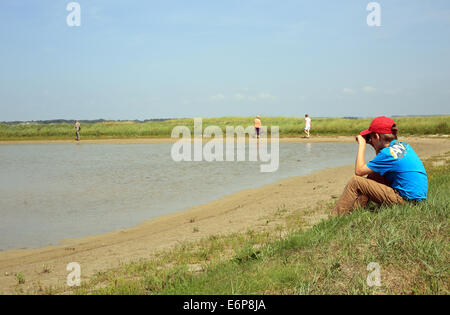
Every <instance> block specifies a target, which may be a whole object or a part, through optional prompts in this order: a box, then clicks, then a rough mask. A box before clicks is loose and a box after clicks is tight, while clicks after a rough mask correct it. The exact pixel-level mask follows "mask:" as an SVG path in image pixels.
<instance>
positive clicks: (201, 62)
mask: <svg viewBox="0 0 450 315" xmlns="http://www.w3.org/2000/svg"><path fill="white" fill-rule="evenodd" d="M69 2H70V1H63V0H57V1H56V0H2V1H1V2H0V121H9V120H39V119H59V118H64V119H97V118H104V119H148V118H167V117H218V116H254V115H256V114H259V115H266V116H303V115H304V114H305V113H309V114H310V115H311V116H313V117H314V116H316V117H317V116H322V117H323V116H328V117H332V116H333V117H336V116H339V117H341V116H375V115H414V114H417V115H420V114H450V111H449V108H450V104H449V103H450V102H449V101H450V58H449V57H450V2H449V1H448V0H433V1H421V0H410V1H404V0H397V1H392V0H391V1H378V3H379V4H380V5H381V24H382V25H381V26H380V27H369V26H368V25H367V22H366V18H367V15H368V14H369V13H370V12H368V11H367V10H366V6H367V4H368V3H369V2H370V1H361V0H346V1H334V0H327V1H323V0H315V1H313V0H310V1H291V0H278V1H269V0H258V1H256V0H236V1H235V0H208V1H206V0H202V1H201V0H165V1H136V0H127V1H125V0H123V1H118V0H109V1H107V0H89V1H88V0H84V1H83V0H79V1H77V2H78V3H79V4H80V6H81V26H80V27H69V26H68V25H67V23H66V17H67V15H69V13H70V12H68V11H66V5H67V4H68V3H69Z"/></svg>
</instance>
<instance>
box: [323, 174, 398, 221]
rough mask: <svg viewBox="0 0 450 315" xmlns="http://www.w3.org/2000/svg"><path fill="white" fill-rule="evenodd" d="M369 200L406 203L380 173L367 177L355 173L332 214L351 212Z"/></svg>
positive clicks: (362, 206)
mask: <svg viewBox="0 0 450 315" xmlns="http://www.w3.org/2000/svg"><path fill="white" fill-rule="evenodd" d="M369 200H371V201H373V202H375V203H377V204H378V205H382V204H387V205H393V204H403V203H404V200H403V198H402V197H401V196H400V195H399V194H398V193H397V192H396V191H395V190H394V189H393V188H391V187H390V186H389V182H388V181H387V179H386V178H385V177H383V176H381V175H379V174H378V173H372V174H370V175H369V176H367V178H365V177H361V176H356V175H355V176H353V177H352V178H351V179H350V181H349V182H348V184H347V186H346V187H345V189H344V193H343V194H342V195H341V197H340V198H339V200H338V202H337V203H336V205H335V206H334V208H333V210H332V211H331V213H330V216H338V215H344V214H349V213H350V212H352V211H353V210H355V209H356V208H359V207H361V208H364V207H365V206H366V205H367V203H368V202H369Z"/></svg>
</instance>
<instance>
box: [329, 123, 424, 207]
mask: <svg viewBox="0 0 450 315" xmlns="http://www.w3.org/2000/svg"><path fill="white" fill-rule="evenodd" d="M356 141H357V142H358V144H359V148H358V154H357V156H356V165H355V176H353V177H352V179H351V180H350V181H349V182H348V184H347V186H346V187H345V190H344V193H343V194H342V196H341V197H340V198H339V200H338V202H337V203H336V205H335V207H334V208H333V210H332V211H331V213H330V216H339V215H344V214H348V213H350V212H351V211H353V210H354V209H356V208H358V207H365V206H366V205H367V203H368V202H369V200H372V201H374V202H375V203H377V204H379V205H381V204H387V205H393V204H403V203H404V202H405V201H420V200H424V199H426V198H427V192H428V179H427V173H426V171H425V168H424V166H423V164H422V162H421V161H420V159H419V157H418V156H417V154H416V152H414V150H413V149H412V148H411V146H410V145H409V144H407V143H405V142H401V141H398V140H397V128H396V125H395V122H394V121H393V120H392V119H390V118H388V117H377V118H375V119H374V120H373V121H372V123H371V124H370V127H369V129H367V130H364V131H361V133H360V135H359V136H357V138H356ZM366 143H369V144H370V145H371V146H372V147H373V148H374V149H375V151H376V153H377V155H376V156H375V158H374V159H373V160H372V161H370V162H369V163H367V164H365V159H364V152H365V149H366ZM365 175H368V176H367V178H366V177H362V176H365Z"/></svg>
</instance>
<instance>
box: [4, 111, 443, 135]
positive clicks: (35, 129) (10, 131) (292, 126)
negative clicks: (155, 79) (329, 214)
mask: <svg viewBox="0 0 450 315" xmlns="http://www.w3.org/2000/svg"><path fill="white" fill-rule="evenodd" d="M253 120H254V118H253V117H220V118H204V119H203V129H204V128H206V127H208V126H211V125H214V126H219V127H220V128H221V129H222V131H223V132H224V133H225V130H226V127H227V126H233V127H237V126H243V127H248V126H253ZM261 120H262V123H263V125H264V126H268V127H270V126H279V128H280V136H281V137H298V136H303V128H304V118H297V117H262V118H261ZM371 120H372V119H371V118H363V119H346V118H314V117H313V118H312V129H311V134H312V135H313V136H349V135H355V134H357V133H359V132H360V131H361V130H363V129H367V128H368V126H369V125H370V122H371ZM394 120H395V121H396V123H397V125H398V128H399V132H400V134H401V135H402V136H407V135H448V134H450V116H434V117H431V116H430V117H398V118H395V119H394ZM176 126H187V127H189V128H190V129H191V132H192V130H193V126H194V122H193V119H172V120H166V121H150V122H146V123H137V122H101V123H82V126H81V127H82V129H81V138H82V139H112V138H115V139H126V138H167V137H170V136H171V133H172V130H173V128H174V127H176ZM268 132H269V133H270V128H269V130H268ZM74 138H75V130H74V126H73V125H70V124H17V125H8V124H4V123H0V140H39V139H41V140H45V139H48V140H56V139H74Z"/></svg>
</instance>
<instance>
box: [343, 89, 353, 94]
mask: <svg viewBox="0 0 450 315" xmlns="http://www.w3.org/2000/svg"><path fill="white" fill-rule="evenodd" d="M342 93H344V94H347V95H353V94H355V93H356V92H355V90H353V89H350V88H344V89H343V90H342Z"/></svg>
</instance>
